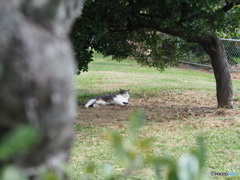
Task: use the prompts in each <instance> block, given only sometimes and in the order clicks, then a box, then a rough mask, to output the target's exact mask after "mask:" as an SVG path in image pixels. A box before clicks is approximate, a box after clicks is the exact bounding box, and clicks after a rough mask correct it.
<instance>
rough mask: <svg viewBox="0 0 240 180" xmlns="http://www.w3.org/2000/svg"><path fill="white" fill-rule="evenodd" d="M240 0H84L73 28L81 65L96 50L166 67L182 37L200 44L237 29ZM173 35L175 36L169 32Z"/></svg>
mask: <svg viewBox="0 0 240 180" xmlns="http://www.w3.org/2000/svg"><path fill="white" fill-rule="evenodd" d="M239 4H240V0H229V1H224V0H101V1H95V0H86V1H85V5H84V8H83V12H82V15H81V17H79V18H78V19H77V21H76V23H75V25H74V27H73V30H72V33H71V35H70V36H71V39H72V43H73V46H74V49H75V56H76V58H77V60H78V69H79V72H80V71H86V70H87V65H88V63H89V62H90V61H92V54H93V49H94V50H95V51H97V52H100V53H102V54H103V55H105V56H108V55H112V58H113V59H116V60H121V59H123V58H126V57H128V56H130V55H131V56H134V57H135V58H136V59H137V60H138V62H139V63H142V64H147V65H149V66H154V67H157V68H159V69H163V68H164V66H165V65H168V64H173V63H175V60H176V58H179V56H181V53H179V52H180V51H179V48H180V47H181V44H180V42H179V40H180V39H179V38H178V37H180V38H181V39H184V40H186V41H188V42H195V43H199V42H200V41H202V40H203V38H207V37H208V35H209V34H210V33H212V32H215V33H222V32H224V33H226V34H237V32H238V31H239V21H240V6H239ZM169 35H171V36H174V37H175V38H172V37H170V36H169Z"/></svg>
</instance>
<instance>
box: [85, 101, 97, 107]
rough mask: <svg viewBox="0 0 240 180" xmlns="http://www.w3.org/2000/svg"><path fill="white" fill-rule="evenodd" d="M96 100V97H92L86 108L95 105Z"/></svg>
mask: <svg viewBox="0 0 240 180" xmlns="http://www.w3.org/2000/svg"><path fill="white" fill-rule="evenodd" d="M94 102H96V99H90V100H89V101H88V102H87V104H85V108H88V107H89V106H91V105H93V103H94Z"/></svg>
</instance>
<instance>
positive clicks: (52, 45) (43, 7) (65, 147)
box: [0, 0, 82, 179]
mask: <svg viewBox="0 0 240 180" xmlns="http://www.w3.org/2000/svg"><path fill="white" fill-rule="evenodd" d="M0 4H1V5H0V47H1V48H0V144H1V145H2V144H3V142H4V138H5V137H9V136H7V135H9V133H10V132H11V131H12V130H13V129H15V128H16V127H18V126H19V125H21V124H31V125H33V126H35V127H36V128H37V129H38V130H39V133H40V137H39V138H40V139H38V141H37V142H36V143H35V146H34V147H32V148H31V149H28V150H25V151H23V152H22V151H21V152H18V153H17V154H15V155H14V154H12V155H11V153H12V152H14V151H16V150H15V149H11V148H14V146H15V143H14V144H11V143H12V141H10V142H7V145H8V146H7V147H9V148H8V151H7V152H6V154H8V155H9V154H10V155H11V156H9V157H10V159H5V157H3V153H4V151H3V149H1V151H0V168H2V167H5V166H7V165H9V164H11V165H17V166H19V167H21V168H23V170H24V171H25V172H26V174H27V176H28V177H29V179H39V178H38V176H39V174H40V173H42V172H44V171H47V170H50V169H51V170H53V171H54V172H55V173H56V174H57V176H58V178H59V179H64V172H63V170H62V169H61V168H60V167H61V165H62V163H64V162H66V161H67V159H68V156H69V151H70V147H71V142H72V137H73V120H74V118H75V97H74V93H73V85H74V84H73V82H74V78H73V75H74V71H75V63H74V59H73V56H72V54H73V52H72V51H71V46H70V44H69V41H68V33H69V31H70V28H71V25H72V23H73V21H74V19H75V18H76V15H77V14H79V12H80V8H81V7H82V0H45V1H43V0H31V1H28V0H17V1H15V0H1V3H0ZM24 133H27V132H24ZM24 141H27V139H25V140H23V142H20V147H22V145H21V144H24V143H25V142H24ZM17 143H19V142H17ZM5 144H6V143H5ZM1 173H3V171H2V169H1V171H0V176H1ZM0 178H2V177H0Z"/></svg>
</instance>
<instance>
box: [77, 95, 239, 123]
mask: <svg viewBox="0 0 240 180" xmlns="http://www.w3.org/2000/svg"><path fill="white" fill-rule="evenodd" d="M130 101H131V102H132V103H133V104H134V105H133V106H131V105H129V106H127V107H121V106H100V107H99V108H88V109H86V108H85V107H84V106H79V107H78V117H77V121H76V123H77V124H81V125H83V126H98V127H99V126H110V127H114V128H116V127H118V128H122V127H123V126H124V125H125V124H126V121H127V118H128V116H129V114H130V113H131V112H132V111H133V110H134V109H142V110H143V111H144V112H145V114H146V116H147V121H148V122H158V123H165V122H172V121H176V120H181V121H183V122H184V120H185V121H188V120H189V119H200V118H201V119H202V121H201V123H204V124H205V125H207V126H209V127H218V126H222V125H224V126H230V125H231V124H232V123H234V124H235V123H237V124H240V119H239V118H236V116H239V115H240V109H239V108H235V109H218V108H216V107H217V104H216V101H217V100H216V98H215V97H214V94H209V93H200V92H196V91H184V92H169V93H168V92H161V93H159V95H158V96H157V97H147V96H143V97H139V98H138V99H136V98H130ZM235 106H239V103H238V104H235ZM228 119H231V121H225V120H228Z"/></svg>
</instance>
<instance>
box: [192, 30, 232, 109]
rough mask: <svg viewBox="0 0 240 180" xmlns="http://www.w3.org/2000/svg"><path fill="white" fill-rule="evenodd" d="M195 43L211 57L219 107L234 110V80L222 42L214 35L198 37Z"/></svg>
mask: <svg viewBox="0 0 240 180" xmlns="http://www.w3.org/2000/svg"><path fill="white" fill-rule="evenodd" d="M195 42H197V43H199V44H200V45H201V46H202V47H203V48H204V50H205V52H206V53H208V55H209V56H210V59H211V64H212V67H213V71H214V76H215V80H216V91H217V102H218V107H219V108H233V92H232V80H231V74H230V70H229V67H228V61H227V55H226V52H225V49H224V47H223V44H222V42H221V41H220V39H219V38H218V37H217V36H216V35H215V34H214V33H211V34H210V35H208V36H207V37H197V38H195Z"/></svg>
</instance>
